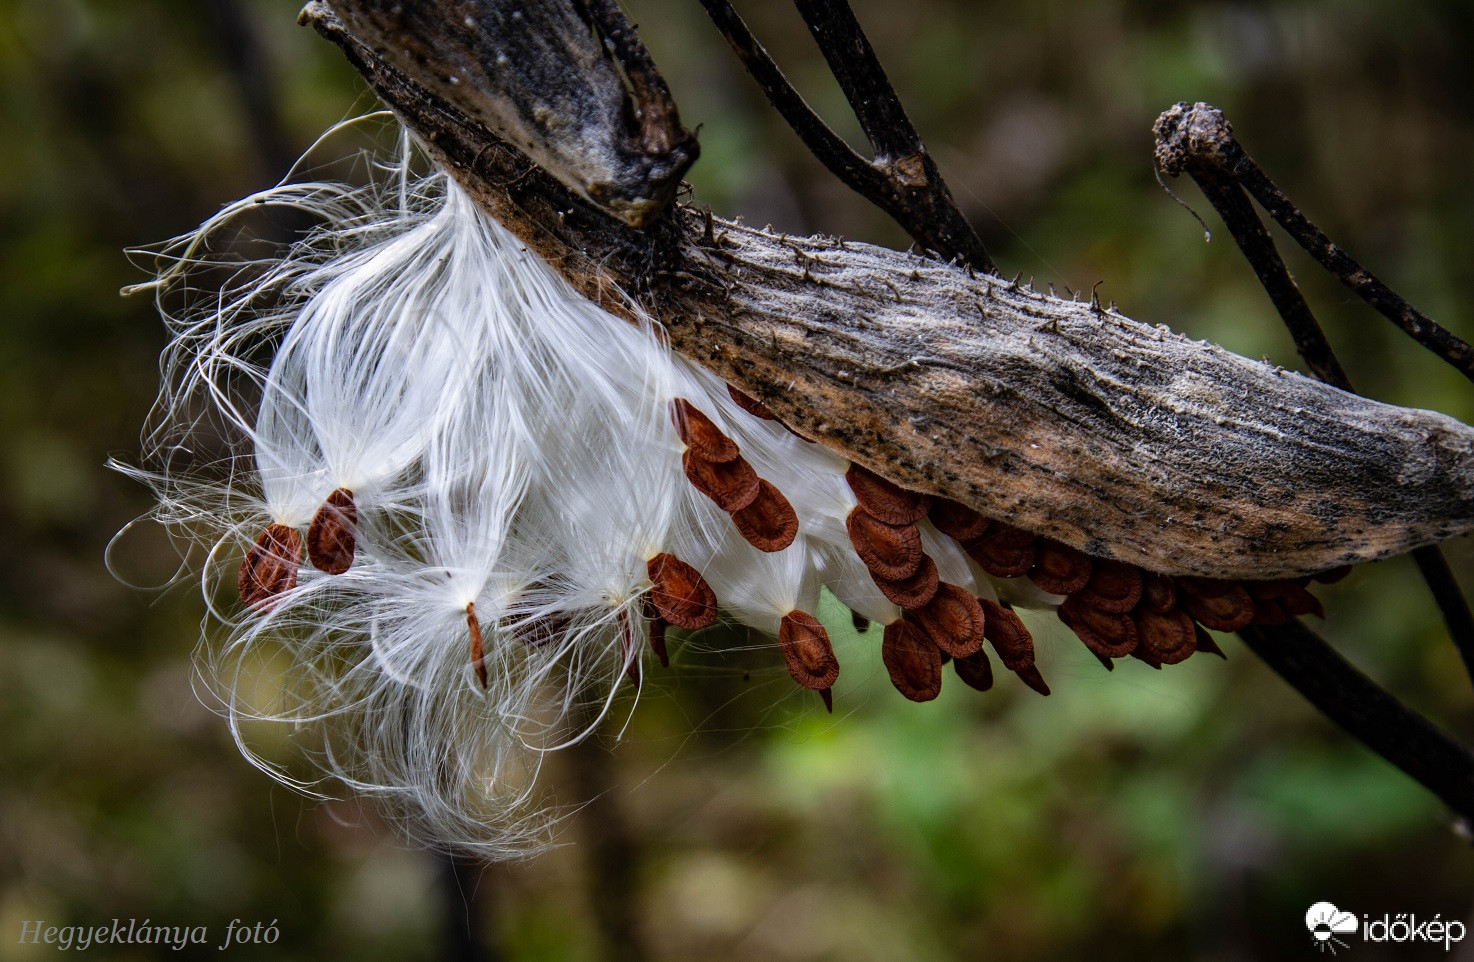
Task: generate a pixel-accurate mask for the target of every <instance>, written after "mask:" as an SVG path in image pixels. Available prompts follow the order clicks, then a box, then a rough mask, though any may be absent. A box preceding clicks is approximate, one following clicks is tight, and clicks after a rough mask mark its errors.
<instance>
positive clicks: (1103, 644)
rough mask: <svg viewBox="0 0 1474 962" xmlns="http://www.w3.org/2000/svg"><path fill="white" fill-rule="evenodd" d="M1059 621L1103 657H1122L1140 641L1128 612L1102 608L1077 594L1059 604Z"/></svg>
mask: <svg viewBox="0 0 1474 962" xmlns="http://www.w3.org/2000/svg"><path fill="white" fill-rule="evenodd" d="M1059 620H1060V621H1063V622H1064V623H1065V624H1066V625H1068V626H1069V629H1070V630H1071V631H1073V632H1074V633H1075V634H1076V636H1078V637H1079V639H1080V640H1081V641H1083V642H1084V643H1085V647H1086V648H1089V649H1090V650H1091V651H1093V652H1095V653H1096V654H1097V655H1100V656H1101V657H1103V658H1124V657H1125V656H1127V655H1129V654H1131V652H1132V651H1134V650H1135V649H1136V645H1137V642H1138V641H1139V640H1140V636H1139V635H1138V633H1137V631H1136V623H1135V622H1134V621H1132V620H1131V616H1130V615H1125V614H1120V613H1118V612H1109V611H1101V610H1100V609H1099V608H1095V607H1092V606H1091V605H1089V604H1086V603H1085V602H1083V601H1081V600H1080V596H1079V595H1071V596H1070V597H1068V598H1066V599H1065V603H1064V604H1062V605H1060V606H1059Z"/></svg>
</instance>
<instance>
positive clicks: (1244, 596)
mask: <svg viewBox="0 0 1474 962" xmlns="http://www.w3.org/2000/svg"><path fill="white" fill-rule="evenodd" d="M1177 587H1178V588H1179V589H1181V590H1180V591H1179V592H1178V596H1177V602H1178V605H1179V606H1180V607H1181V608H1182V610H1183V611H1186V612H1187V613H1188V614H1189V615H1192V616H1193V618H1194V619H1196V620H1197V621H1199V622H1201V623H1202V625H1203V627H1205V628H1212V629H1213V630H1214V631H1238V630H1239V629H1240V628H1243V627H1245V626H1247V625H1248V624H1249V623H1250V622H1251V621H1253V620H1254V599H1253V598H1251V597H1249V592H1248V591H1247V590H1245V588H1244V586H1243V585H1241V584H1239V583H1238V582H1236V581H1220V580H1218V579H1215V578H1188V577H1181V578H1178V579H1177Z"/></svg>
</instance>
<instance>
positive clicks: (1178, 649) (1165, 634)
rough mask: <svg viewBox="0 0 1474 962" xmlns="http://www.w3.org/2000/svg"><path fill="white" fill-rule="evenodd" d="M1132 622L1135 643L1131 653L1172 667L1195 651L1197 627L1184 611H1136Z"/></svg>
mask: <svg viewBox="0 0 1474 962" xmlns="http://www.w3.org/2000/svg"><path fill="white" fill-rule="evenodd" d="M1134 620H1135V622H1136V631H1137V636H1138V638H1139V641H1138V642H1137V645H1136V649H1135V651H1134V652H1133V654H1136V655H1138V656H1142V655H1144V656H1148V657H1149V658H1150V659H1151V660H1152V661H1155V662H1156V663H1157V664H1159V665H1175V664H1177V663H1178V662H1180V661H1186V660H1187V659H1188V658H1189V657H1190V656H1191V655H1192V653H1193V652H1194V651H1197V648H1198V643H1197V625H1195V624H1194V623H1193V620H1192V619H1191V618H1189V617H1188V616H1187V613H1186V612H1184V611H1180V610H1174V611H1168V612H1165V613H1161V612H1156V611H1138V612H1137V613H1136V615H1135V618H1134Z"/></svg>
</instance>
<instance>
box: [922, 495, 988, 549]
mask: <svg viewBox="0 0 1474 962" xmlns="http://www.w3.org/2000/svg"><path fill="white" fill-rule="evenodd" d="M927 517H928V518H930V519H931V523H932V527H934V528H936V529H937V530H938V531H940V532H941V533H942V534H944V535H946V536H947V537H949V538H951V539H952V540H953V541H958V542H962V541H971V540H973V539H974V538H981V537H982V536H983V535H984V534H986V533H987V531H988V526H989V525H990V524H991V523H992V522H990V521H989V520H988V519H987V518H985V517H983V516H982V515H980V514H978V513H977V512H976V511H974V510H973V509H971V508H969V507H968V506H967V505H965V504H958V503H957V502H956V501H949V500H947V499H946V498H936V497H934V498H932V499H931V510H930V511H929V512H927Z"/></svg>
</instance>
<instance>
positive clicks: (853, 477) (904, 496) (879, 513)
mask: <svg viewBox="0 0 1474 962" xmlns="http://www.w3.org/2000/svg"><path fill="white" fill-rule="evenodd" d="M844 479H845V481H847V482H848V483H849V486H850V490H851V491H853V492H854V493H855V500H856V501H858V502H860V507H862V508H864V509H865V510H866V511H869V512H870V513H871V514H873V515H875V517H877V518H879V519H880V520H881V521H884V522H885V523H886V524H915V523H916V522H918V521H920V520H921V519H922V518H924V517H926V512H927V510H928V509H929V508H930V507H931V497H930V496H928V495H925V494H921V493H919V492H916V491H907V490H906V489H905V488H903V487H901V486H900V485H898V484H892V483H891V482H890V481H887V480H886V479H885V478H882V477H881V476H880V475H878V474H876V473H875V472H873V471H868V470H866V469H865V468H862V467H860V466H859V465H858V464H851V465H850V469H849V470H848V471H846V472H845V476H844Z"/></svg>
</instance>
